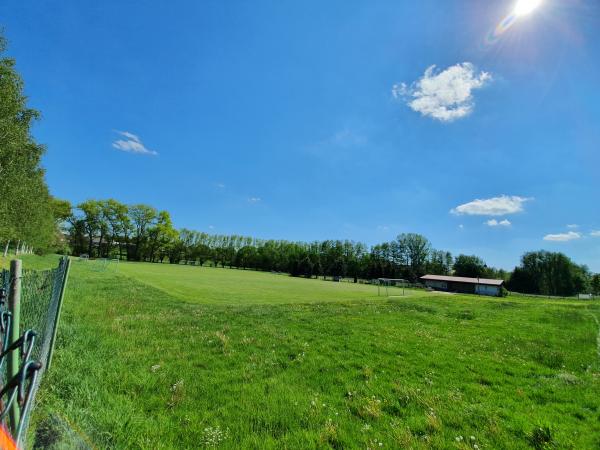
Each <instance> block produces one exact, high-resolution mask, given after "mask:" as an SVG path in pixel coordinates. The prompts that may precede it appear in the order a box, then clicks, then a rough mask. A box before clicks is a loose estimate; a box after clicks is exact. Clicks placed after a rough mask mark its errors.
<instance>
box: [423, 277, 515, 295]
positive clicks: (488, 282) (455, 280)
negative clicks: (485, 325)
mask: <svg viewBox="0 0 600 450" xmlns="http://www.w3.org/2000/svg"><path fill="white" fill-rule="evenodd" d="M421 281H422V282H423V283H424V284H425V286H427V287H429V288H431V289H435V290H437V291H449V292H461V293H463V294H480V295H491V296H496V297H500V296H501V295H502V285H503V284H504V280H492V279H489V278H467V277H449V276H445V275H424V276H422V277H421Z"/></svg>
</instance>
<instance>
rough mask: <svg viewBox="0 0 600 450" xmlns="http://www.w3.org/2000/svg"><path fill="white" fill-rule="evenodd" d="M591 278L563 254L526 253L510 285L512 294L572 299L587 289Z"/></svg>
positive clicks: (513, 274) (584, 270)
mask: <svg viewBox="0 0 600 450" xmlns="http://www.w3.org/2000/svg"><path fill="white" fill-rule="evenodd" d="M589 282H590V274H589V270H588V269H587V267H585V266H579V265H577V264H575V263H574V262H573V261H571V260H570V259H569V257H567V256H566V255H564V254H562V253H553V252H547V251H545V250H542V251H538V252H528V253H525V254H524V255H523V257H522V258H521V265H520V266H519V267H516V268H515V270H514V271H513V273H512V276H511V278H510V281H509V289H510V290H511V291H517V292H523V293H528V294H542V295H554V296H573V295H576V294H578V293H581V292H586V291H587V290H588V289H589Z"/></svg>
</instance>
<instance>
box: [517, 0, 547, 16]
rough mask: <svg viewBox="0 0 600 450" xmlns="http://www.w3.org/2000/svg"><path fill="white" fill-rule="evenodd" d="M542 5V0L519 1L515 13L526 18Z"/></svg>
mask: <svg viewBox="0 0 600 450" xmlns="http://www.w3.org/2000/svg"><path fill="white" fill-rule="evenodd" d="M541 4H542V0H517V4H516V5H515V9H514V11H513V12H514V13H515V15H517V16H525V15H527V14H529V13H530V12H531V11H533V10H534V9H536V8H537V7H538V6H540V5H541Z"/></svg>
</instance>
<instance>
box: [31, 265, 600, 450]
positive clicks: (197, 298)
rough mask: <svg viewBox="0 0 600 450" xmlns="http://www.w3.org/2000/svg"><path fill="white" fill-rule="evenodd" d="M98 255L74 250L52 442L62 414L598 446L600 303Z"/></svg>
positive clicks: (270, 440) (229, 428)
mask: <svg viewBox="0 0 600 450" xmlns="http://www.w3.org/2000/svg"><path fill="white" fill-rule="evenodd" d="M25 263H26V265H29V266H33V265H35V266H36V267H38V268H39V267H41V266H43V265H45V264H46V265H48V264H51V265H54V260H53V259H52V258H49V257H48V258H44V259H40V258H35V257H28V258H26V261H25ZM94 264H95V263H94V262H91V261H90V262H88V263H81V262H78V261H74V262H73V268H72V273H71V280H70V284H69V289H68V295H67V297H66V303H65V305H64V312H63V317H62V322H61V327H60V331H59V340H58V344H57V345H58V347H57V352H56V354H55V358H54V361H53V367H52V370H51V371H50V372H49V373H48V374H47V378H46V379H45V382H44V385H43V389H42V390H41V391H40V394H39V397H38V408H37V412H36V416H35V425H36V426H37V428H38V430H40V431H38V435H39V436H42V438H43V442H44V445H45V447H46V448H52V445H53V442H54V441H55V440H57V441H56V443H55V444H54V447H55V448H57V447H59V445H60V444H59V441H60V437H59V436H58V435H56V436H55V435H54V434H53V431H52V429H51V427H48V423H50V422H51V421H53V420H56V419H57V418H58V420H59V421H60V422H61V423H64V424H68V426H69V427H70V428H71V429H73V430H75V434H76V435H77V436H78V437H79V438H80V439H82V440H83V441H86V442H88V443H91V444H93V445H94V446H96V447H98V448H119V449H120V448H148V449H157V448H203V447H209V448H210V447H219V448H232V449H233V448H236V449H239V448H244V449H245V448H302V449H304V448H363V449H365V448H448V449H456V448H462V449H467V448H473V449H474V448H479V449H482V448H490V449H491V448H494V449H497V448H507V449H508V448H510V449H513V448H573V449H582V448H598V447H600V365H599V354H598V351H599V348H598V341H597V339H598V322H597V320H598V319H600V304H598V303H597V302H594V303H590V302H579V301H553V300H545V299H525V298H518V297H508V298H503V299H500V298H484V297H476V296H459V295H444V294H428V293H426V292H423V291H410V292H409V295H407V296H406V297H394V298H391V299H388V298H384V297H377V295H376V289H375V288H373V287H372V286H365V285H353V284H349V283H332V282H325V281H320V280H303V279H294V278H291V277H287V276H283V275H274V274H269V273H257V272H251V271H241V270H229V269H213V268H198V267H186V266H169V265H158V264H142V263H140V264H134V263H124V264H120V265H119V266H118V268H116V270H112V269H109V270H106V271H103V272H100V271H97V270H94Z"/></svg>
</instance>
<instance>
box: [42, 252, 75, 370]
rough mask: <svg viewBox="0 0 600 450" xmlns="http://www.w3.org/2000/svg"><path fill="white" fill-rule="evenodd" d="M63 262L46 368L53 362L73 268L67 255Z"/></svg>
mask: <svg viewBox="0 0 600 450" xmlns="http://www.w3.org/2000/svg"><path fill="white" fill-rule="evenodd" d="M61 264H64V267H63V279H62V280H61V281H62V282H61V286H60V293H59V294H58V305H56V317H55V319H54V329H53V331H52V339H51V340H50V350H49V351H48V364H47V365H46V370H49V369H50V364H52V354H53V353H54V344H55V343H56V334H57V333H58V323H59V321H60V312H61V309H62V304H63V299H64V297H65V291H66V290H67V280H68V279H69V270H70V269H71V259H70V258H69V257H68V256H65V257H64V258H63V259H62V261H61Z"/></svg>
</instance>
